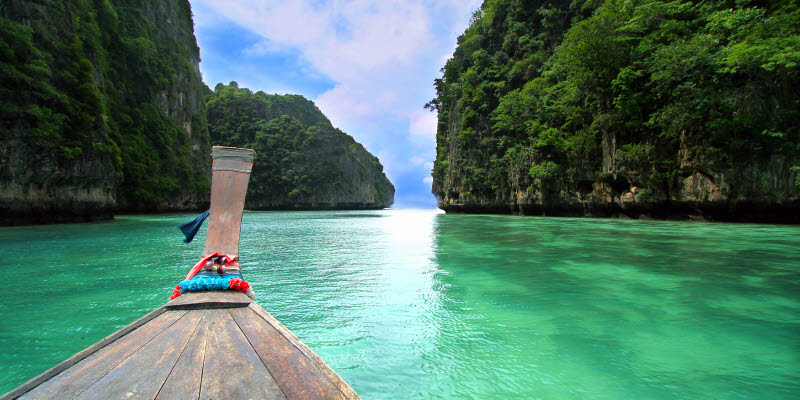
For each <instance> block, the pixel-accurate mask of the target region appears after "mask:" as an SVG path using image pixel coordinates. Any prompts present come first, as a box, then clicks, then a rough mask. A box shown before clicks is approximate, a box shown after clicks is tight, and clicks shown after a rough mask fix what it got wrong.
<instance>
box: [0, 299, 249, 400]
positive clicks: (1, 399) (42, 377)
mask: <svg viewBox="0 0 800 400" xmlns="http://www.w3.org/2000/svg"><path fill="white" fill-rule="evenodd" d="M245 297H246V296H245ZM164 311H166V309H165V308H164V307H159V308H156V309H155V310H153V311H151V312H149V313H147V314H146V315H144V316H143V317H141V318H139V319H137V320H136V321H133V322H131V323H130V324H128V325H126V326H124V327H122V328H120V329H119V330H118V331H116V332H114V333H112V334H110V335H108V336H106V337H105V338H103V339H101V340H100V341H99V342H97V343H95V344H93V345H91V346H89V347H87V348H85V349H83V350H81V351H80V352H78V353H77V354H75V355H74V356H72V357H70V358H68V359H66V360H64V361H62V362H61V363H59V364H58V365H56V366H54V367H53V368H50V369H48V370H47V371H44V372H42V373H41V374H39V375H38V376H35V377H34V378H33V379H31V380H29V381H28V382H25V383H23V384H22V385H20V386H18V387H16V388H15V389H14V390H12V391H10V392H8V393H6V394H4V395H2V396H0V400H11V399H16V398H18V397H19V396H21V395H22V394H23V393H26V392H28V391H30V390H32V389H33V388H35V387H37V386H39V385H41V384H42V383H44V382H46V381H48V380H49V379H51V378H53V377H54V376H56V375H58V374H60V373H61V372H63V371H64V370H66V369H68V368H70V367H72V366H73V365H75V364H77V363H78V362H80V361H81V360H83V359H84V358H86V357H88V356H90V355H92V354H94V353H95V352H97V351H98V350H100V349H102V348H103V347H105V346H107V345H109V344H110V343H113V342H114V341H116V340H117V339H119V338H121V337H123V336H125V335H127V334H128V333H130V332H132V331H133V330H135V329H136V328H138V327H140V326H142V325H144V324H146V323H148V322H150V321H152V320H153V319H154V318H156V317H158V316H159V315H161V314H163V313H164Z"/></svg>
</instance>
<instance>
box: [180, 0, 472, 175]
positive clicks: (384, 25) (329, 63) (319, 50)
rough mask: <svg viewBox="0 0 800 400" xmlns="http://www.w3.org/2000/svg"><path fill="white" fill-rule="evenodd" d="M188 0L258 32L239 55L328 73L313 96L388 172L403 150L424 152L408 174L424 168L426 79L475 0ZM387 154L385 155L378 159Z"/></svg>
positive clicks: (429, 119)
mask: <svg viewBox="0 0 800 400" xmlns="http://www.w3.org/2000/svg"><path fill="white" fill-rule="evenodd" d="M192 4H193V6H194V5H195V4H198V5H199V6H200V7H202V8H204V9H210V10H212V12H214V13H216V14H218V15H220V16H224V17H225V18H227V19H228V20H229V21H231V22H233V23H235V24H237V25H239V26H241V27H243V28H244V29H246V30H248V31H250V32H252V33H255V34H257V35H258V36H260V38H261V40H260V41H259V42H257V43H256V44H254V45H252V46H251V47H250V48H247V49H245V50H244V51H243V52H244V53H245V54H246V55H258V54H265V53H270V52H284V53H292V54H297V55H298V56H299V57H300V58H301V60H300V61H301V64H303V65H304V66H305V65H307V66H308V68H309V70H310V71H312V72H313V73H319V74H320V75H323V76H325V77H326V78H328V79H329V80H330V81H333V82H335V86H334V87H333V88H332V89H330V90H328V91H326V92H324V93H322V94H321V95H319V96H316V98H315V99H313V100H314V102H315V104H316V105H317V106H318V107H319V108H320V109H321V110H322V112H323V113H325V114H326V115H327V116H328V118H329V119H330V120H331V122H332V123H333V124H334V125H335V126H337V127H339V128H341V129H342V130H344V131H345V132H347V133H349V134H351V135H352V136H353V137H354V138H355V139H356V140H357V141H359V142H361V143H363V144H364V145H365V146H366V147H367V149H368V150H369V151H371V152H372V153H373V154H376V155H378V157H379V158H380V159H381V162H382V163H383V164H384V166H385V167H386V168H385V169H386V171H387V174H388V175H399V173H398V171H399V170H402V169H408V168H409V165H408V164H407V163H405V162H403V161H404V160H409V159H411V157H413V156H416V155H419V154H420V153H423V152H427V154H429V155H428V156H426V157H425V159H424V160H423V161H421V162H419V163H417V164H415V165H414V166H413V167H415V168H417V169H418V170H419V172H418V174H420V175H417V176H418V178H416V179H415V182H417V183H416V184H417V185H419V182H420V179H422V178H423V176H424V175H427V174H428V172H429V171H430V168H429V167H428V165H427V164H425V162H426V161H427V162H429V161H430V160H431V159H432V158H433V155H434V154H435V152H434V148H435V136H436V114H435V113H431V112H429V111H427V110H424V109H422V106H423V105H424V104H425V103H426V102H428V101H429V100H430V99H431V98H433V96H434V95H435V93H434V89H433V79H435V78H437V77H438V76H439V74H440V73H439V69H440V68H441V67H442V66H443V60H446V59H447V58H449V57H450V56H451V55H452V53H453V49H454V48H455V41H456V37H457V36H458V35H459V34H461V33H462V32H463V31H464V29H465V28H466V27H467V22H468V21H469V18H470V15H471V14H472V11H473V10H475V9H476V8H477V7H478V6H479V4H480V0H437V1H429V0H407V1H401V0H384V1H378V0H374V1H367V0H330V1H323V2H320V1H316V0H293V1H286V0H262V1H257V0H235V1H234V0H192ZM214 18H219V17H218V16H214V17H213V18H212V19H214ZM242 80H243V79H242ZM242 80H240V81H239V82H240V83H241V82H242ZM290 84H291V83H290V82H287V85H289V86H290ZM212 85H213V84H212ZM251 89H253V90H254V91H255V90H261V89H262V88H258V87H251ZM300 93H301V94H304V93H302V92H300ZM405 123H407V125H404V124H405ZM389 154H391V156H392V159H391V160H390V159H386V156H387V155H389ZM393 169H394V171H393Z"/></svg>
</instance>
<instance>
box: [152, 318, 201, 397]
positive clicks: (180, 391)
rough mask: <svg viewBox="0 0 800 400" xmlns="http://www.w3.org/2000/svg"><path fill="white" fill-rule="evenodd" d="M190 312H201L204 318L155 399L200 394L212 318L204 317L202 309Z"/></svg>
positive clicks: (197, 395)
mask: <svg viewBox="0 0 800 400" xmlns="http://www.w3.org/2000/svg"><path fill="white" fill-rule="evenodd" d="M191 313H197V314H202V315H203V316H204V318H203V320H202V321H200V324H199V325H198V326H197V329H196V330H195V332H194V335H193V336H192V338H191V339H189V343H188V344H187V345H186V347H185V348H184V349H183V353H182V354H181V357H180V358H179V359H178V362H177V363H176V364H175V367H173V368H172V372H170V374H169V377H168V378H167V380H166V382H164V385H163V386H162V387H161V390H160V391H159V392H158V396H157V397H156V400H159V399H161V400H194V399H197V398H198V397H199V396H200V384H201V380H202V377H203V362H204V361H205V358H206V341H207V340H208V328H209V326H210V321H211V319H212V318H205V314H206V312H205V311H202V310H198V311H192V312H191Z"/></svg>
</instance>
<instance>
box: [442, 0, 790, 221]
mask: <svg viewBox="0 0 800 400" xmlns="http://www.w3.org/2000/svg"><path fill="white" fill-rule="evenodd" d="M798 18H800V7H799V6H798V5H796V4H793V3H791V2H774V3H768V5H765V3H763V2H759V1H748V0H744V1H740V2H736V5H731V4H730V3H726V2H718V3H714V2H700V3H697V2H688V1H686V2H684V1H661V0H648V1H643V2H634V3H627V2H616V1H611V0H606V1H581V0H578V1H566V0H565V1H552V2H539V1H516V0H493V1H486V2H484V4H483V6H482V7H481V9H480V10H478V11H477V12H476V13H475V15H474V17H473V20H472V21H471V25H470V27H469V28H468V29H467V31H466V32H464V34H463V35H462V36H460V37H459V39H458V46H457V48H456V50H455V52H454V55H453V58H451V59H450V60H448V61H447V63H446V65H445V67H444V68H443V70H442V71H443V75H442V77H441V78H440V79H437V80H436V81H435V87H436V91H437V96H436V98H434V99H433V100H432V101H431V102H430V103H429V104H427V105H426V107H427V108H430V109H432V110H434V111H438V116H439V124H438V131H437V158H436V161H435V163H434V171H433V178H434V182H433V193H434V194H435V195H436V196H437V198H438V201H439V207H440V208H442V209H444V210H446V211H448V212H495V213H519V214H528V215H563V216H619V217H632V218H639V217H653V218H669V219H701V220H723V221H765V222H788V223H800V128H798V126H800V107H799V106H800V104H799V103H798V102H797V93H798V92H800V76H798V74H797V73H796V66H797V62H796V60H797V54H800V53H798V51H800V48H798V47H797V43H799V42H798V39H800V26H798V25H797V24H796V23H795V22H796V21H797V20H798ZM776 32H780V34H776Z"/></svg>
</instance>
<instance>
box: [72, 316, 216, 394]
mask: <svg viewBox="0 0 800 400" xmlns="http://www.w3.org/2000/svg"><path fill="white" fill-rule="evenodd" d="M201 319H203V314H202V313H186V315H184V316H183V317H182V318H181V319H179V320H178V321H176V322H175V323H174V324H172V326H170V327H169V328H167V329H165V330H164V331H163V332H161V333H160V334H159V335H158V336H156V337H155V338H153V340H151V341H150V342H148V343H147V344H146V345H144V346H143V347H142V348H140V349H139V350H138V351H136V352H135V353H133V354H132V355H131V356H130V357H128V359H126V360H125V361H124V362H122V363H121V364H119V365H118V366H116V367H115V368H114V369H112V370H111V371H109V372H108V374H106V375H105V376H104V377H103V378H101V379H100V380H98V381H97V382H95V383H94V384H92V385H91V386H89V388H87V389H86V391H84V392H83V393H81V394H80V395H79V396H78V397H76V399H78V400H90V399H131V400H133V399H142V400H144V399H154V398H155V397H156V395H157V394H158V391H159V389H161V385H162V384H163V383H164V381H166V380H167V377H168V376H169V373H170V371H172V368H173V367H174V366H175V363H176V362H177V361H178V358H179V357H180V355H181V352H182V351H183V349H184V348H185V347H186V344H187V343H188V342H189V339H190V338H191V336H192V334H193V333H194V332H195V329H196V328H197V324H198V323H199V322H200V320H201Z"/></svg>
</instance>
